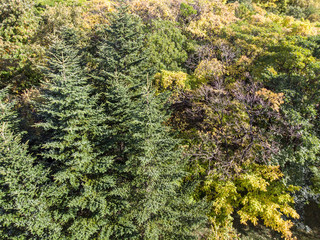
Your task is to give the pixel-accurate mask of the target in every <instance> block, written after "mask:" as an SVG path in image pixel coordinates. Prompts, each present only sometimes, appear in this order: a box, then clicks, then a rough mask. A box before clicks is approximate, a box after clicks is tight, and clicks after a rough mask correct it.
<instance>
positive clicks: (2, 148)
mask: <svg viewBox="0 0 320 240" xmlns="http://www.w3.org/2000/svg"><path fill="white" fill-rule="evenodd" d="M17 131H18V129H17V118H16V114H15V112H14V111H13V102H12V101H9V99H8V98H7V97H6V90H1V91H0V236H1V239H34V238H35V236H41V233H43V231H46V230H44V229H46V227H47V223H46V222H44V223H42V224H41V225H40V224H39V222H41V220H43V216H44V215H45V213H44V212H43V210H44V209H45V205H44V204H43V201H42V200H41V196H40V195H41V194H40V193H39V191H38V189H39V187H40V186H41V185H42V184H43V183H44V182H45V180H46V172H45V171H43V169H42V168H41V167H40V166H37V165H36V166H34V165H35V162H36V161H35V158H34V157H32V156H31V155H30V154H29V153H28V146H27V144H25V143H22V142H21V134H19V133H17Z"/></svg>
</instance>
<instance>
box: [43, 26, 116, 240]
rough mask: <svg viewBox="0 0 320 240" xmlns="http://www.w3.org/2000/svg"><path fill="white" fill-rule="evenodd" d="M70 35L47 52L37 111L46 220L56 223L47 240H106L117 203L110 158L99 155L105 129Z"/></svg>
mask: <svg viewBox="0 0 320 240" xmlns="http://www.w3.org/2000/svg"><path fill="white" fill-rule="evenodd" d="M72 39H73V37H72V34H70V30H69V31H65V32H64V33H63V34H62V39H60V40H57V42H56V43H55V44H54V46H53V47H52V48H51V50H50V52H49V59H48V68H47V70H46V76H47V78H48V81H47V82H46V83H45V87H44V89H43V94H42V97H43V99H44V100H45V101H44V103H43V104H42V105H40V106H38V111H39V114H40V115H41V116H42V118H43V122H42V123H39V124H38V127H41V128H43V130H44V132H45V134H46V135H47V136H48V138H47V139H46V140H44V143H43V145H42V148H43V154H42V157H43V162H44V163H45V165H46V167H47V169H48V170H49V171H50V176H51V181H50V182H49V183H48V184H47V186H46V188H44V189H43V191H45V193H44V194H45V196H46V197H47V202H48V205H49V206H50V214H51V220H52V221H54V222H57V223H58V227H57V228H56V229H55V234H52V235H51V236H49V237H48V238H49V239H108V236H109V235H110V234H111V231H112V225H113V216H116V213H117V212H118V211H120V210H121V207H122V203H121V202H119V201H118V200H117V199H118V198H120V197H119V196H118V195H117V193H116V192H115V191H113V190H114V185H115V181H114V179H113V176H112V172H111V171H110V166H111V165H112V163H113V157H112V156H104V155H103V152H102V150H100V149H103V146H101V144H100V142H101V139H108V138H107V137H105V135H108V132H110V131H111V130H110V129H108V128H107V127H105V126H106V125H104V124H103V122H104V118H105V116H104V114H103V111H102V110H101V109H100V108H99V107H97V104H96V100H97V97H95V96H92V87H91V86H90V85H89V84H88V83H87V79H86V77H85V74H84V71H83V70H82V69H81V68H80V67H79V62H80V56H79V53H78V51H77V50H76V49H74V48H73V46H72V42H74V40H72Z"/></svg>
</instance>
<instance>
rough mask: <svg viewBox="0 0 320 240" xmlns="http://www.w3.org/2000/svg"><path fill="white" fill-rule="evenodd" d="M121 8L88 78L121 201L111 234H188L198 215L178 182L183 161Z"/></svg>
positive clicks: (120, 236) (131, 20)
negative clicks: (99, 110) (97, 96)
mask: <svg viewBox="0 0 320 240" xmlns="http://www.w3.org/2000/svg"><path fill="white" fill-rule="evenodd" d="M137 26H138V25H137V23H135V22H134V18H133V17H132V16H131V15H129V14H128V13H127V12H126V10H125V8H121V9H120V11H119V12H118V14H117V16H116V17H115V18H114V19H113V21H112V23H111V27H110V29H108V31H107V32H106V36H105V39H107V40H103V41H102V42H101V43H100V44H101V45H100V46H99V50H98V57H97V61H98V63H99V66H98V71H96V72H95V76H94V79H95V80H94V83H95V86H96V89H97V90H98V92H99V94H101V95H103V98H102V99H100V100H101V101H100V102H103V105H104V106H103V107H104V109H105V113H106V116H107V119H106V124H107V125H108V126H110V128H112V133H111V134H110V135H108V137H107V138H106V139H105V141H104V147H105V150H106V153H105V154H106V155H112V156H115V158H114V159H115V160H114V162H113V165H112V169H113V170H112V172H113V173H114V176H115V177H116V186H117V187H116V191H117V193H118V194H119V195H121V201H122V202H123V204H124V205H125V206H127V207H126V208H125V209H123V210H122V211H120V212H118V218H117V219H116V221H115V224H114V231H113V235H111V239H192V238H195V235H196V234H193V233H194V232H196V231H195V228H196V226H195V225H198V226H199V225H201V223H202V221H201V220H203V219H204V217H203V215H201V211H200V212H198V213H195V212H196V211H197V210H199V209H197V208H194V212H192V210H191V205H190V203H188V202H190V201H191V198H190V196H188V195H185V194H183V193H182V192H183V191H182V189H181V187H180V185H179V184H181V182H182V178H183V177H184V176H185V175H184V171H183V169H184V164H183V160H182V157H181V152H180V151H178V150H177V149H178V145H177V144H178V141H177V140H176V139H174V138H173V137H172V136H171V135H170V130H169V128H167V127H165V126H164V125H163V124H164V122H165V120H167V119H166V115H165V114H164V112H162V111H160V109H161V108H162V107H163V104H164V102H165V101H164V99H162V101H161V100H160V98H159V97H156V96H155V95H153V94H151V93H150V92H149V90H148V91H146V86H147V81H148V71H149V72H150V73H151V72H152V68H150V69H151V70H150V69H147V68H146V67H147V66H148V63H147V55H146V54H145V53H144V52H143V51H142V46H143V45H142V44H143V42H142V40H141V39H143V37H142V36H143V34H142V32H141V31H138V29H139V28H138V27H137Z"/></svg>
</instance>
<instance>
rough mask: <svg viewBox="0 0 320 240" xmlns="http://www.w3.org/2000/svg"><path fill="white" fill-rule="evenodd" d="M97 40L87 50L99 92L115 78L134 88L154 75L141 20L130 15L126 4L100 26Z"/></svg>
mask: <svg viewBox="0 0 320 240" xmlns="http://www.w3.org/2000/svg"><path fill="white" fill-rule="evenodd" d="M97 37H98V39H99V41H98V42H95V43H93V44H92V46H91V48H92V51H93V52H94V53H93V56H94V57H95V60H96V63H97V69H95V74H94V75H95V76H96V77H95V81H94V83H95V85H96V87H97V88H99V90H100V91H105V89H106V87H107V86H108V84H109V82H110V80H111V79H113V78H115V77H117V78H118V79H121V80H125V81H126V82H127V84H131V85H132V86H135V85H137V84H142V83H144V84H145V83H146V79H147V77H151V76H152V75H153V74H154V73H155V72H154V71H155V68H153V67H152V66H151V65H150V61H151V60H150V51H149V50H148V49H147V48H146V47H145V41H146V36H145V34H144V32H143V25H142V22H141V19H140V18H139V17H138V16H136V15H133V14H130V13H129V12H128V6H127V5H126V4H123V3H122V4H121V6H120V7H119V8H118V12H117V13H116V14H115V15H114V17H113V19H112V22H111V25H110V26H105V27H103V29H102V30H101V31H100V32H98V33H97ZM115 74H116V76H115Z"/></svg>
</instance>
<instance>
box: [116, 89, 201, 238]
mask: <svg viewBox="0 0 320 240" xmlns="http://www.w3.org/2000/svg"><path fill="white" fill-rule="evenodd" d="M141 91H142V93H141V97H140V99H139V100H138V101H136V102H135V108H134V111H132V115H131V116H132V119H131V121H129V122H128V125H129V129H130V130H129V133H131V134H130V137H129V138H128V141H127V142H126V152H127V159H126V165H125V168H124V174H122V176H126V177H127V181H122V182H124V184H127V185H128V187H127V188H128V189H130V195H129V202H130V206H135V207H134V208H132V209H130V211H129V216H130V217H129V219H130V220H131V221H133V223H134V225H135V226H136V228H137V231H138V232H139V236H140V237H141V238H142V239H195V238H196V236H197V230H199V229H201V225H202V224H203V222H204V221H205V217H204V214H203V212H201V207H202V206H201V203H198V205H196V204H191V203H190V200H191V199H192V198H191V196H190V195H188V193H187V192H185V191H186V190H190V188H189V189H183V187H182V179H183V178H184V177H186V172H184V169H185V164H186V159H184V158H183V155H182V151H181V149H179V140H178V139H175V138H174V137H173V135H172V129H170V128H169V127H168V126H165V125H164V123H165V122H168V117H169V116H168V115H167V114H165V108H164V102H165V100H166V98H164V97H163V96H160V95H155V94H154V93H153V92H152V90H151V89H148V86H146V87H144V88H142V89H141Z"/></svg>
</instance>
